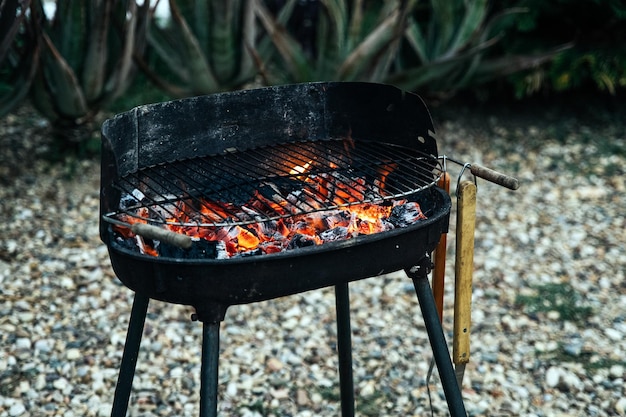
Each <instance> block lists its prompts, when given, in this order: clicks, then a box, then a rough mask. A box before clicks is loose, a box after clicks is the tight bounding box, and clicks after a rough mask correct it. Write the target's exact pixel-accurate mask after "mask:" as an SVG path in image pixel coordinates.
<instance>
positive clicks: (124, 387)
mask: <svg viewBox="0 0 626 417" xmlns="http://www.w3.org/2000/svg"><path fill="white" fill-rule="evenodd" d="M149 301H150V299H149V298H148V297H146V296H144V295H141V294H137V293H135V300H134V301H133V308H132V310H131V312H130V321H129V323H128V332H127V333H126V343H125V344H124V353H123V354H122V364H121V366H120V373H119V375H118V377H117V385H116V386H115V395H114V397H113V409H112V410H111V417H124V416H125V415H126V410H127V409H128V400H129V398H130V390H131V388H132V386H133V377H134V376H135V367H136V365H137V356H138V355H139V345H140V343H141V336H142V334H143V325H144V323H145V321H146V312H147V311H148V302H149Z"/></svg>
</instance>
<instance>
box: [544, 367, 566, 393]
mask: <svg viewBox="0 0 626 417" xmlns="http://www.w3.org/2000/svg"><path fill="white" fill-rule="evenodd" d="M561 373H562V371H561V369H560V368H557V367H555V366H552V367H550V368H548V370H547V371H546V385H547V386H548V387H550V388H554V387H556V386H557V385H558V384H559V381H560V380H561Z"/></svg>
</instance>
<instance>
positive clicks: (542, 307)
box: [516, 283, 593, 322]
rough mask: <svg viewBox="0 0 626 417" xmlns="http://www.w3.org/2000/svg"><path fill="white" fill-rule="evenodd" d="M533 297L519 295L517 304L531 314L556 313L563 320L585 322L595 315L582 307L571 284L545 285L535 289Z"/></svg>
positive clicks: (579, 297)
mask: <svg viewBox="0 0 626 417" xmlns="http://www.w3.org/2000/svg"><path fill="white" fill-rule="evenodd" d="M534 290H535V294H533V295H518V296H517V298H516V303H517V304H520V305H523V306H524V307H525V308H526V310H527V311H528V312H529V313H533V314H534V313H541V312H543V313H546V312H549V311H556V312H558V313H559V316H560V318H561V319H562V320H569V321H573V322H584V321H585V320H586V319H587V318H588V317H590V316H591V315H592V314H593V309H592V308H591V307H589V306H584V305H581V303H582V299H581V296H580V294H578V293H577V292H576V290H575V289H574V288H573V287H572V286H571V285H569V284H565V283H557V284H545V285H541V286H537V287H534Z"/></svg>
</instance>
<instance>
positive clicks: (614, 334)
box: [604, 327, 624, 342]
mask: <svg viewBox="0 0 626 417" xmlns="http://www.w3.org/2000/svg"><path fill="white" fill-rule="evenodd" d="M604 334H605V335H606V336H607V337H608V338H609V339H611V340H612V341H614V342H619V341H621V340H622V339H623V338H624V335H623V334H622V333H621V332H620V331H619V330H615V329H613V328H611V327H609V328H606V329H604Z"/></svg>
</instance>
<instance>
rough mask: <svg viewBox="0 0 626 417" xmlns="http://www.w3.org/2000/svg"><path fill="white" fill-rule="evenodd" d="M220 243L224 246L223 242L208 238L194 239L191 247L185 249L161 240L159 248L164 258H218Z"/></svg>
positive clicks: (160, 254)
mask: <svg viewBox="0 0 626 417" xmlns="http://www.w3.org/2000/svg"><path fill="white" fill-rule="evenodd" d="M219 243H222V246H223V242H217V241H214V240H206V239H194V240H192V243H191V247H190V248H189V249H183V248H179V247H177V246H173V245H169V244H167V243H164V242H161V243H160V244H159V246H158V248H157V249H158V252H159V256H163V257H164V258H177V259H218V255H219V249H218V245H219Z"/></svg>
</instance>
